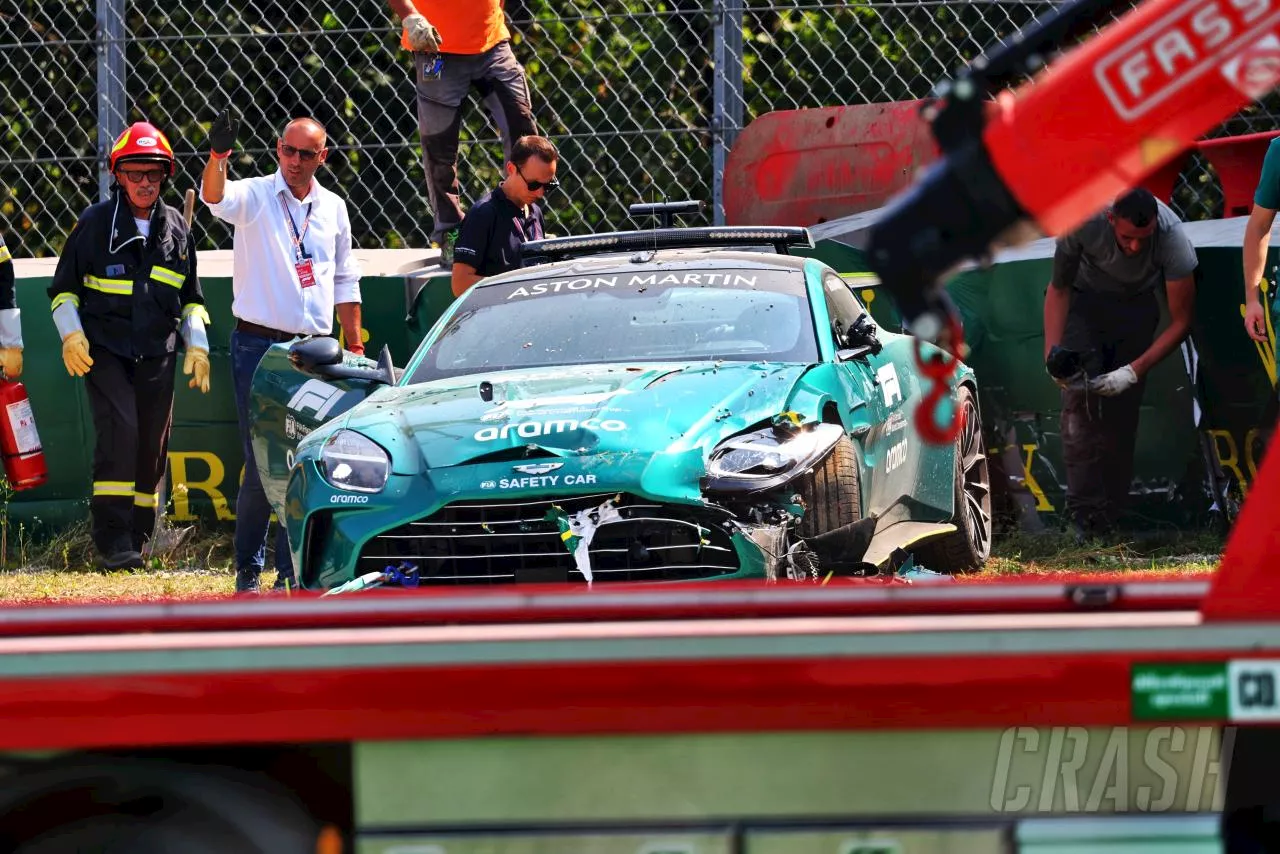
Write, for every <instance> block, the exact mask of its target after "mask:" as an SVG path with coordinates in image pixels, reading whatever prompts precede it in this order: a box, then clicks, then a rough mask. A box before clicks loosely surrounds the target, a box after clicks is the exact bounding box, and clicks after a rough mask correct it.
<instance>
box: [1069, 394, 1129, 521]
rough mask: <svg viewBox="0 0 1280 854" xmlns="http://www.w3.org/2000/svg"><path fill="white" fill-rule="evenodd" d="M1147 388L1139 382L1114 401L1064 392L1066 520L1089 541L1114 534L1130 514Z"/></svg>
mask: <svg viewBox="0 0 1280 854" xmlns="http://www.w3.org/2000/svg"><path fill="white" fill-rule="evenodd" d="M1145 387H1146V381H1145V380H1139V381H1138V384H1137V385H1135V386H1134V387H1132V388H1130V389H1129V390H1128V391H1125V392H1122V393H1121V394H1118V395H1115V396H1114V397H1104V396H1102V395H1100V394H1097V393H1095V392H1085V391H1082V390H1077V389H1064V390H1063V391H1062V415H1061V422H1060V429H1061V435H1062V459H1063V462H1064V463H1065V464H1066V469H1067V500H1066V505H1067V506H1066V515H1067V517H1068V518H1069V519H1070V520H1071V521H1072V522H1074V523H1075V524H1076V525H1078V526H1079V527H1080V529H1081V530H1082V531H1083V532H1084V533H1085V534H1086V535H1104V534H1106V533H1108V532H1110V531H1111V530H1112V529H1113V528H1114V527H1115V525H1116V523H1117V522H1118V521H1119V519H1120V517H1121V515H1122V514H1123V513H1124V512H1125V511H1126V509H1127V506H1128V500H1129V487H1130V485H1131V484H1132V482H1133V457H1134V449H1135V445H1136V444H1137V440H1138V415H1139V410H1140V408H1141V406H1142V392H1143V389H1144V388H1145Z"/></svg>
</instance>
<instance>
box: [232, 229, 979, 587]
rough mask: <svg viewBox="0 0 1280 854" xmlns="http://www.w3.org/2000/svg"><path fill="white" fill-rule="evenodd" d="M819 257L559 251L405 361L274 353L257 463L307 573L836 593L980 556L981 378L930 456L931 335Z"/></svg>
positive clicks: (318, 346) (957, 387) (669, 242)
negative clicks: (880, 314) (952, 432)
mask: <svg viewBox="0 0 1280 854" xmlns="http://www.w3.org/2000/svg"><path fill="white" fill-rule="evenodd" d="M796 246H801V247H812V243H811V240H810V237H809V234H808V232H807V230H805V229H781V228H763V227H752V228H656V229H651V230H640V231H632V232H616V233H606V234H598V235H590V236H586V237H568V238H556V239H548V240H543V241H538V242H536V243H531V244H529V245H528V246H527V247H526V252H527V253H531V254H533V255H535V256H537V259H538V260H539V261H540V263H536V264H534V265H532V266H526V267H524V268H522V269H519V270H515V271H512V272H509V273H505V274H502V275H499V276H493V277H491V278H487V279H483V280H481V281H480V282H479V283H477V284H476V285H475V286H474V287H472V288H471V290H470V291H468V292H467V293H466V294H465V295H464V296H463V297H461V298H460V299H458V300H457V301H456V302H454V304H453V305H452V306H451V307H450V308H449V309H448V310H447V311H446V312H445V314H444V315H443V316H442V317H441V318H440V319H439V320H438V321H437V322H436V324H435V326H434V327H433V328H432V329H431V331H430V332H429V333H428V334H427V336H426V338H425V339H424V340H423V342H422V344H421V346H420V347H419V348H418V350H417V352H416V353H414V355H413V357H412V358H411V359H410V360H409V363H408V365H407V366H406V367H405V368H404V369H403V370H401V369H397V368H396V367H395V366H393V365H392V364H391V360H390V355H389V353H388V352H387V351H386V350H385V349H384V351H383V353H382V356H381V358H380V359H379V360H378V361H376V362H375V361H373V360H370V359H366V358H364V357H357V356H354V355H353V354H351V353H344V352H343V351H342V350H341V349H340V348H339V345H338V342H337V341H336V340H334V339H332V338H313V339H308V340H301V341H296V342H293V343H283V344H278V345H276V346H275V347H273V348H272V350H271V351H270V352H269V353H268V354H267V356H266V358H265V359H264V361H263V363H262V365H261V366H260V368H259V369H258V372H257V374H256V376H255V378H254V385H253V395H252V402H251V413H252V417H253V425H254V428H253V429H254V450H255V455H256V458H257V463H258V466H259V471H260V473H261V475H262V480H263V483H264V486H265V487H266V490H267V494H268V497H269V499H270V500H271V503H272V505H273V507H274V508H275V510H276V513H277V514H278V516H279V518H280V519H282V520H284V522H285V524H286V525H287V529H288V534H289V542H290V544H291V549H292V551H293V558H294V565H295V567H297V569H298V577H299V583H300V584H301V585H302V586H304V587H306V588H311V589H326V590H330V591H332V590H334V589H335V588H340V587H341V588H343V589H353V587H352V586H353V585H356V586H359V584H361V583H362V582H361V579H369V578H374V579H378V580H381V581H386V580H388V579H392V580H395V581H397V582H398V583H404V584H410V585H421V586H438V585H451V584H501V583H525V582H585V583H603V582H664V581H709V580H719V579H745V578H760V579H773V580H788V579H791V580H795V581H815V580H825V579H827V578H829V577H830V576H831V575H832V574H835V575H842V574H844V575H850V574H865V573H867V572H869V571H874V569H875V568H876V567H879V566H882V565H883V564H885V563H886V562H887V561H888V560H889V558H890V556H891V555H892V554H893V553H894V551H895V550H896V549H899V548H901V549H904V550H906V551H907V552H909V553H911V554H912V556H913V557H914V558H915V560H916V562H917V563H918V564H920V565H923V566H925V567H927V568H929V569H932V570H936V571H943V572H960V571H967V570H973V569H976V568H978V567H980V566H981V565H982V564H983V563H984V562H985V561H986V559H987V556H988V554H989V552H990V547H991V499H990V489H989V482H988V475H987V460H986V455H985V453H984V445H983V441H982V427H981V420H980V415H979V411H978V398H977V392H976V380H975V378H974V375H973V372H972V371H971V370H970V369H969V368H968V367H967V366H966V365H964V364H963V363H961V364H959V365H957V366H956V370H955V371H954V373H953V374H952V375H951V380H950V385H949V388H948V394H947V396H946V398H945V399H944V409H946V408H947V407H953V409H951V412H952V414H958V413H959V412H963V414H964V422H963V424H964V427H963V429H962V430H961V432H960V433H959V435H958V436H957V438H956V439H955V441H954V442H949V443H945V444H928V443H926V442H924V441H922V440H921V439H920V437H919V436H918V435H917V434H916V431H915V429H914V427H913V413H914V412H915V409H916V406H917V405H918V404H919V402H920V401H921V399H922V397H923V396H924V395H925V394H926V393H927V391H928V388H929V382H930V381H929V380H927V379H926V378H924V377H922V376H921V374H920V372H919V371H918V369H917V362H916V354H915V351H914V346H915V344H916V342H915V340H914V339H912V338H910V337H908V336H906V335H901V334H898V333H895V332H893V331H890V330H887V329H884V328H881V327H879V326H877V324H876V322H875V321H874V320H873V319H872V318H871V316H870V314H868V312H867V311H866V308H865V306H864V305H863V304H862V303H861V302H860V301H859V298H858V296H857V294H856V293H855V292H854V290H853V289H852V288H851V287H850V285H849V283H848V282H846V281H845V279H843V278H842V277H841V276H840V275H839V274H838V273H837V272H836V271H835V270H833V269H831V268H829V267H827V266H826V265H824V264H823V263H821V262H819V261H818V260H816V259H814V258H807V257H799V256H796V255H792V254H790V249H791V248H794V247H796ZM861 286H863V285H860V287H861ZM923 346H924V353H925V354H926V355H929V354H930V353H932V352H933V348H932V347H931V345H923ZM944 414H945V413H944Z"/></svg>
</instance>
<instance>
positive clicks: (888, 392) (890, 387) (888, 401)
mask: <svg viewBox="0 0 1280 854" xmlns="http://www.w3.org/2000/svg"><path fill="white" fill-rule="evenodd" d="M876 382H877V383H878V384H879V385H880V389H881V390H882V391H883V392H884V405H885V406H893V402H894V401H895V400H902V386H901V385H899V384H898V372H897V370H896V369H895V368H894V367H893V363H892V362H890V363H888V364H887V365H881V366H880V367H879V368H877V369H876Z"/></svg>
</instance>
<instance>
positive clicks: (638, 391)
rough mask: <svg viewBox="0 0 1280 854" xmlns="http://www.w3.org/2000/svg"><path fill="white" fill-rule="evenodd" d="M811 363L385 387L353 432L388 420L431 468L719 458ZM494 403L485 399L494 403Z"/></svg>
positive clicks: (565, 372)
mask: <svg viewBox="0 0 1280 854" xmlns="http://www.w3.org/2000/svg"><path fill="white" fill-rule="evenodd" d="M809 367H810V366H809V365H803V364H780V363H771V362H770V363H741V362H734V363H727V362H719V363H711V362H701V363H694V364H684V365H672V364H670V363H664V364H654V365H635V364H628V365H590V366H583V367H557V368H554V369H544V370H525V371H508V372H502V373H494V374H473V375H470V376H467V377H465V378H461V377H459V378H450V379H444V380H436V381H433V382H426V383H419V384H416V385H412V386H407V387H402V388H394V389H386V390H385V391H384V392H383V393H381V394H378V395H375V396H374V397H372V398H370V399H369V400H367V401H365V402H364V403H362V404H360V405H359V406H357V407H355V408H354V409H352V410H351V412H350V413H349V418H348V420H347V423H346V426H347V427H350V428H352V429H356V430H360V431H361V432H364V433H366V435H369V436H371V437H372V438H375V439H376V438H377V436H378V433H379V432H380V431H381V430H385V429H386V428H387V427H388V426H389V425H388V417H387V416H388V412H389V411H390V412H391V413H394V418H395V422H396V423H397V424H398V426H399V427H400V428H401V430H403V431H404V433H405V434H406V435H407V436H409V437H412V439H413V440H414V441H415V442H416V444H417V445H418V447H419V449H420V450H421V453H422V457H423V461H424V462H425V463H426V465H427V466H429V467H431V468H439V467H444V466H455V465H461V464H465V463H469V462H473V461H475V462H480V461H485V460H487V459H489V458H493V457H495V455H497V456H498V457H500V456H501V454H502V452H504V451H508V452H509V450H510V449H512V448H524V447H525V446H528V445H535V446H538V447H540V448H543V449H545V450H546V451H548V452H550V453H552V454H555V455H570V454H572V455H580V454H593V453H595V454H606V453H627V454H637V453H639V454H650V455H652V454H656V453H664V452H665V453H684V452H688V451H689V450H691V449H693V448H701V449H702V451H703V454H704V455H705V454H708V453H710V451H711V449H712V448H714V447H715V445H716V444H718V443H719V442H720V441H721V440H722V439H724V438H726V437H728V436H731V435H733V434H735V433H738V432H740V431H742V430H743V429H745V428H747V427H749V426H751V425H753V424H756V423H758V422H760V421H763V420H765V419H768V418H771V417H772V416H774V415H776V414H778V413H779V412H784V411H786V410H787V409H788V408H789V407H788V401H789V400H790V398H791V396H792V392H793V389H794V388H795V386H796V383H797V381H798V380H799V379H800V377H801V376H803V374H804V373H805V371H807V370H808V369H809ZM490 395H491V399H490V400H486V399H485V397H486V396H490Z"/></svg>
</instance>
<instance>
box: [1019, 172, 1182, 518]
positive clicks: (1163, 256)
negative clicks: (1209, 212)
mask: <svg viewBox="0 0 1280 854" xmlns="http://www.w3.org/2000/svg"><path fill="white" fill-rule="evenodd" d="M1195 268H1196V252H1195V247H1194V246H1193V245H1192V243H1191V240H1190V239H1189V238H1188V237H1187V236H1186V233H1185V232H1184V231H1183V228H1182V223H1181V221H1180V220H1179V219H1178V216H1177V214H1175V213H1174V212H1173V211H1171V210H1169V208H1168V207H1166V206H1165V205H1164V204H1162V203H1161V202H1159V201H1158V200H1157V199H1156V197H1155V196H1153V195H1151V193H1150V192H1148V191H1146V190H1143V189H1136V190H1131V191H1129V192H1128V193H1126V194H1125V195H1123V196H1121V197H1120V198H1119V199H1117V200H1115V202H1114V203H1113V204H1112V205H1111V207H1110V208H1109V209H1108V210H1105V211H1103V212H1102V213H1099V214H1096V215H1095V216H1093V217H1091V218H1090V219H1088V220H1086V221H1085V222H1084V223H1083V224H1082V225H1081V226H1080V227H1079V228H1078V229H1076V230H1075V231H1074V232H1072V233H1070V234H1067V235H1065V236H1063V237H1061V238H1059V239H1058V243H1057V249H1056V251H1055V253H1054V256H1053V280H1052V282H1050V286H1049V288H1048V290H1047V291H1046V293H1045V303H1044V351H1045V359H1046V362H1048V359H1049V354H1050V352H1051V351H1052V349H1053V348H1054V347H1055V346H1061V347H1063V348H1064V349H1066V350H1070V351H1074V352H1076V353H1078V354H1079V355H1080V357H1081V360H1082V367H1083V369H1084V371H1085V374H1086V375H1087V377H1088V378H1089V380H1088V382H1087V384H1085V385H1084V386H1083V387H1081V386H1079V385H1076V386H1073V387H1068V386H1066V385H1065V384H1063V383H1060V385H1064V387H1063V389H1062V414H1061V421H1060V424H1059V429H1060V431H1061V436H1062V456H1063V462H1064V463H1065V464H1066V470H1067V497H1066V505H1067V506H1066V515H1067V517H1068V519H1069V520H1070V522H1071V523H1072V524H1073V526H1074V527H1075V528H1076V531H1077V533H1078V534H1083V535H1086V536H1097V535H1104V534H1106V533H1108V532H1109V531H1110V530H1111V528H1112V526H1113V524H1114V522H1115V521H1116V519H1117V517H1118V516H1119V514H1120V513H1121V512H1123V509H1124V505H1125V504H1126V502H1127V499H1128V496H1129V486H1130V483H1131V481H1132V480H1133V454H1134V445H1135V443H1136V440H1137V434H1138V411H1139V407H1140V406H1141V404H1142V392H1143V388H1144V385H1145V378H1146V375H1147V373H1148V372H1149V371H1150V370H1151V369H1152V368H1153V367H1155V366H1156V364H1158V363H1159V362H1160V361H1161V360H1162V359H1164V357H1165V356H1167V355H1168V354H1169V353H1170V352H1171V351H1172V350H1173V349H1174V348H1175V347H1177V346H1178V344H1179V343H1180V342H1181V341H1182V339H1183V338H1184V337H1185V336H1186V334H1187V332H1188V331H1189V330H1190V328H1191V316H1192V310H1193V306H1194V301H1195V279H1194V278H1193V275H1194V272H1195ZM1161 285H1163V286H1164V288H1165V292H1166V297H1167V300H1168V305H1169V315H1170V323H1169V326H1168V328H1167V329H1165V330H1164V331H1163V332H1162V333H1160V335H1159V337H1157V336H1156V328H1157V326H1158V325H1159V322H1160V307H1159V303H1158V302H1157V298H1156V294H1157V289H1158V288H1160V286H1161Z"/></svg>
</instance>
